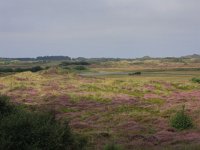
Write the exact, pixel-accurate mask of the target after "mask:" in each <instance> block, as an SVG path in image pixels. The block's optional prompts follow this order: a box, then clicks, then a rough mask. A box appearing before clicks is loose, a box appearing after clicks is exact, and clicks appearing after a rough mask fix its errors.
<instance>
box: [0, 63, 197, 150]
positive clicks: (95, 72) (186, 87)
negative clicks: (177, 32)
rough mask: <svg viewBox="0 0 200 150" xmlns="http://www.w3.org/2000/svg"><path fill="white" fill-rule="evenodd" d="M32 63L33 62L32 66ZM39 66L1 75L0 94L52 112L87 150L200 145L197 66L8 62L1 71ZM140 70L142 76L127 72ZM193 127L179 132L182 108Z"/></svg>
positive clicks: (178, 147) (182, 147)
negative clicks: (176, 120)
mask: <svg viewBox="0 0 200 150" xmlns="http://www.w3.org/2000/svg"><path fill="white" fill-rule="evenodd" d="M29 63H30V64H29ZM35 64H36V65H38V64H39V65H41V66H43V67H46V66H50V68H48V69H45V70H42V71H39V72H35V73H33V72H21V73H12V74H5V73H4V74H1V77H0V93H1V94H4V95H8V96H9V97H11V99H12V102H14V103H23V104H26V105H27V106H28V107H30V108H32V107H38V108H41V109H52V110H54V111H55V113H56V117H57V118H58V119H67V120H69V121H70V126H71V127H72V129H73V130H74V131H75V132H77V133H80V134H82V135H84V136H86V137H87V138H88V140H89V146H88V149H91V150H92V149H95V150H102V149H103V147H104V145H106V144H108V143H112V142H114V143H117V144H119V145H121V146H122V147H123V148H124V149H127V150H129V149H130V150H132V149H134V148H135V149H145V148H146V149H149V146H151V147H152V149H161V148H162V149H191V148H193V149H197V147H198V144H200V143H199V141H200V84H199V83H195V82H193V81H192V78H194V77H196V78H199V77H200V70H199V66H200V64H199V63H193V62H192V61H191V60H190V61H189V60H187V62H181V63H179V62H178V63H175V62H169V61H166V62H163V60H162V61H161V60H154V61H152V60H151V61H150V60H145V61H130V62H129V61H118V62H103V63H98V64H92V65H90V66H89V67H87V70H85V71H75V70H73V69H69V68H68V69H63V68H61V67H59V66H58V64H59V62H49V63H46V64H40V63H37V62H28V64H27V63H25V62H15V61H14V62H7V63H3V62H1V63H0V67H16V66H17V67H25V66H27V65H28V66H30V65H31V66H36V65H35ZM133 71H134V72H135V71H141V75H136V76H131V75H129V74H128V73H130V72H133ZM183 105H184V106H185V111H186V113H187V114H188V115H189V116H190V117H191V118H192V121H193V124H194V126H193V127H192V128H190V129H187V130H183V131H179V130H176V129H175V128H173V127H172V126H171V125H170V118H171V117H172V116H173V115H174V114H175V113H176V112H177V111H179V110H181V109H182V106H183Z"/></svg>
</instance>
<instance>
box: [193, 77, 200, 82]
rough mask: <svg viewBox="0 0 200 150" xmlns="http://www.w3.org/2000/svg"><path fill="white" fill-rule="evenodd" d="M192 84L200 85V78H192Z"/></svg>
mask: <svg viewBox="0 0 200 150" xmlns="http://www.w3.org/2000/svg"><path fill="white" fill-rule="evenodd" d="M192 82H194V83H200V78H192Z"/></svg>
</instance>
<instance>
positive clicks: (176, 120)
mask: <svg viewBox="0 0 200 150" xmlns="http://www.w3.org/2000/svg"><path fill="white" fill-rule="evenodd" d="M170 123H171V126H172V127H174V128H176V129H177V130H185V129H189V128H192V127H193V122H192V119H191V117H190V116H189V115H188V114H186V112H185V106H183V108H182V110H180V111H178V112H177V113H176V114H175V115H174V116H172V117H171V120H170Z"/></svg>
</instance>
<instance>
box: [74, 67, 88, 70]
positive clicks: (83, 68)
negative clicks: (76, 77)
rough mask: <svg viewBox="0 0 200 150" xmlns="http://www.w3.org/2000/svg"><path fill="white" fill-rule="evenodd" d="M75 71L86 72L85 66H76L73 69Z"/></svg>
mask: <svg viewBox="0 0 200 150" xmlns="http://www.w3.org/2000/svg"><path fill="white" fill-rule="evenodd" d="M74 69H75V70H87V68H86V67H85V66H76V67H74Z"/></svg>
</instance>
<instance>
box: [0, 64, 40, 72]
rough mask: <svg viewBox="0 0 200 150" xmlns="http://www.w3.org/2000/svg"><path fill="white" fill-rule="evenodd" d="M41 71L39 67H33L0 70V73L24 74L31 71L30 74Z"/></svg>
mask: <svg viewBox="0 0 200 150" xmlns="http://www.w3.org/2000/svg"><path fill="white" fill-rule="evenodd" d="M41 70H43V68H42V67H40V66H35V67H31V68H0V72H4V73H7V72H25V71H31V72H37V71H41Z"/></svg>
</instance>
